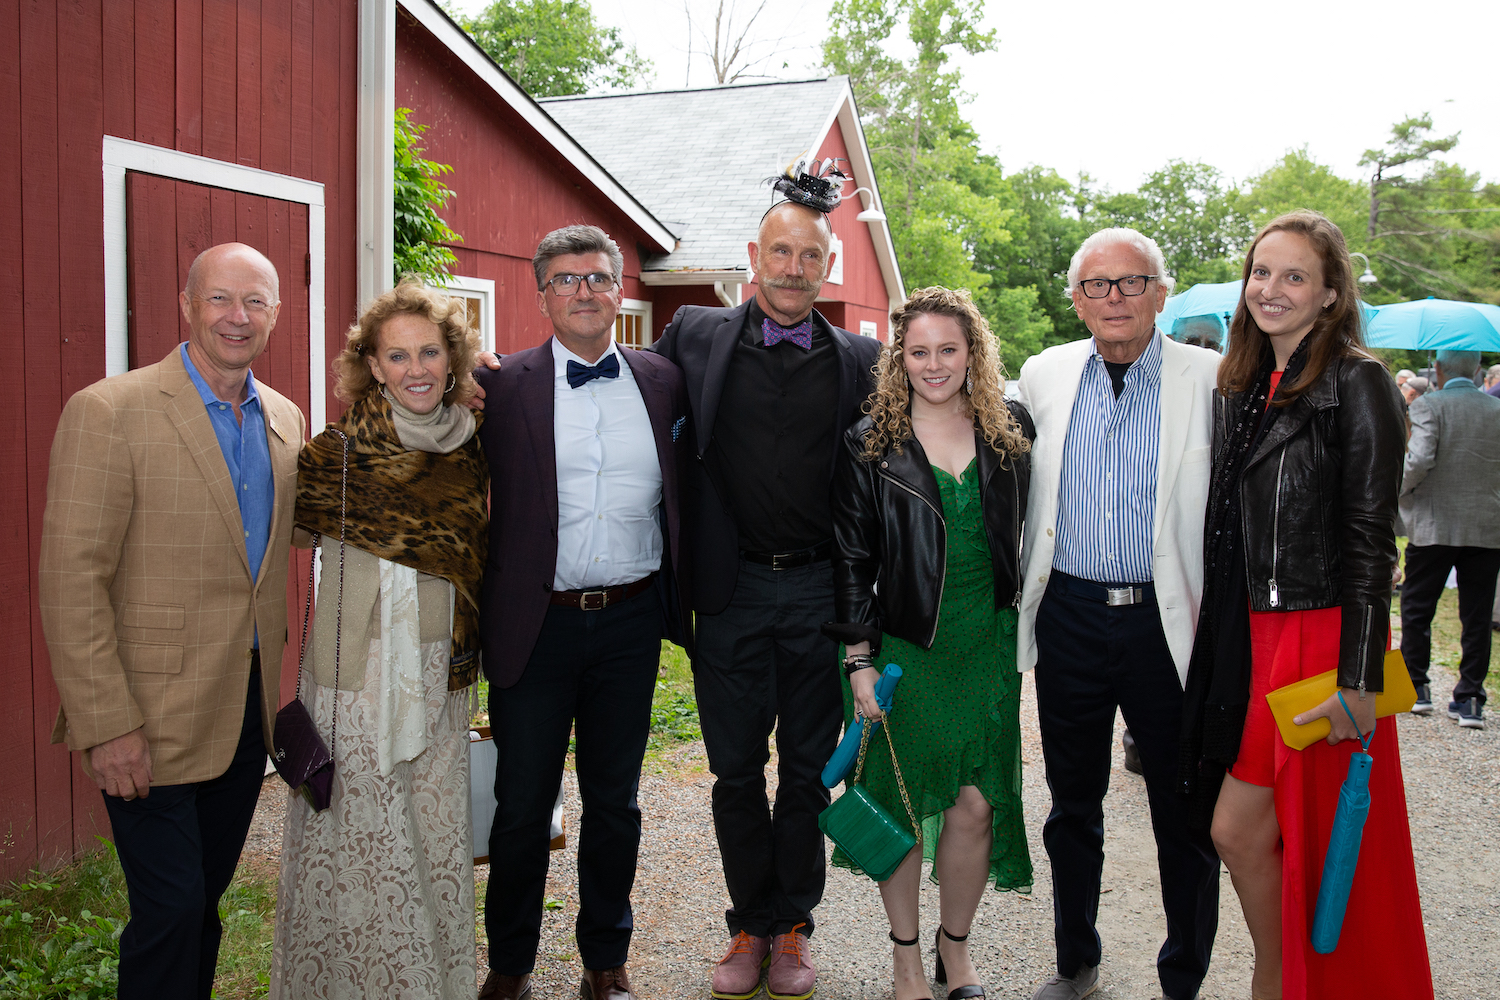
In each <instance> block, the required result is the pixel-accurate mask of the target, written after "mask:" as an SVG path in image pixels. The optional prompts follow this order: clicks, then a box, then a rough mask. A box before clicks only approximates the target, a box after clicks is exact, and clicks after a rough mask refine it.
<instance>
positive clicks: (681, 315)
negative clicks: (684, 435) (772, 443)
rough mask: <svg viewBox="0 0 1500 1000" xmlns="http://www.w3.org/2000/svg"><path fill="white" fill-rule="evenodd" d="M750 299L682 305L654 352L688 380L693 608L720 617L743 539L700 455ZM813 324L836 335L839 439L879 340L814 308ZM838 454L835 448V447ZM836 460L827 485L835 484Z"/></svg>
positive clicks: (853, 416)
mask: <svg viewBox="0 0 1500 1000" xmlns="http://www.w3.org/2000/svg"><path fill="white" fill-rule="evenodd" d="M749 312H750V303H749V302H744V303H742V304H740V305H738V306H735V307H734V308H733V309H722V308H711V307H708V306H683V307H682V308H681V309H679V310H677V315H676V316H674V317H672V322H671V323H670V324H668V326H667V329H666V331H665V332H663V333H662V335H661V339H660V340H658V341H657V342H656V343H655V344H652V345H651V348H650V349H651V350H652V351H655V352H656V353H658V354H660V355H662V356H663V357H666V358H669V359H671V360H672V361H674V362H676V364H677V365H678V366H679V367H680V368H681V369H682V373H683V375H684V376H686V378H687V393H688V400H689V401H690V402H691V404H692V408H693V421H692V423H693V427H694V429H695V434H694V441H693V461H691V462H689V463H688V467H687V468H686V469H685V470H684V473H683V477H682V480H683V482H682V507H683V512H684V515H683V516H684V520H685V522H686V524H687V535H688V539H689V548H690V550H691V551H692V554H693V574H692V577H693V579H692V583H693V586H692V590H691V601H692V604H691V607H692V609H693V610H694V611H701V612H703V613H704V614H709V615H716V614H718V613H719V612H721V611H723V610H724V608H725V607H727V606H728V604H729V600H730V598H731V597H733V596H734V584H735V580H736V579H737V578H738V576H739V569H740V536H739V529H738V528H737V527H736V526H735V523H734V518H733V517H732V516H731V515H730V513H729V509H728V508H727V507H726V506H725V505H724V502H723V500H722V499H721V498H720V497H719V494H718V490H717V489H716V488H715V487H714V485H713V482H712V481H711V480H710V478H709V476H708V475H707V472H706V469H705V466H704V463H703V455H704V453H705V452H706V451H707V450H708V443H709V442H710V441H712V440H713V436H714V418H715V416H716V415H717V413H718V409H719V397H720V395H721V394H722V393H723V391H724V378H725V376H726V375H727V374H728V372H729V363H730V361H731V359H733V357H734V345H735V341H736V340H737V339H738V338H739V335H740V331H741V330H742V329H743V328H744V326H745V316H746V314H748V313H749ZM812 321H813V323H814V324H816V325H817V326H818V327H819V328H820V329H821V330H823V332H824V333H826V334H828V335H829V336H830V337H832V338H833V343H834V346H835V348H836V349H837V351H838V358H839V384H838V393H839V402H838V431H837V433H838V436H839V438H840V439H842V437H843V434H844V431H845V430H846V429H848V427H849V425H850V424H852V423H853V422H854V421H856V420H858V419H859V418H860V416H861V410H860V407H861V406H863V404H864V401H865V400H866V399H868V398H869V396H870V393H871V392H873V391H874V388H875V376H874V374H873V373H872V372H871V369H872V368H873V367H874V365H875V359H876V358H877V357H878V356H879V354H880V341H878V340H875V339H874V338H872V337H857V336H855V335H854V334H852V333H850V332H849V331H848V330H842V329H840V328H838V327H836V326H834V325H832V324H831V323H829V322H828V321H827V320H826V319H824V318H823V317H822V316H821V315H819V314H818V312H817V310H813V313H812ZM832 454H833V455H834V456H835V457H836V456H837V455H838V448H837V447H835V448H833V449H832ZM833 468H834V463H833V462H832V461H830V462H829V464H828V482H829V483H830V485H831V484H832V482H833Z"/></svg>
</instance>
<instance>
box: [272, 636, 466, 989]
mask: <svg viewBox="0 0 1500 1000" xmlns="http://www.w3.org/2000/svg"><path fill="white" fill-rule="evenodd" d="M421 650H422V658H423V663H424V667H423V680H424V683H425V687H426V691H427V706H426V721H427V735H428V739H429V745H428V747H427V749H426V750H424V751H423V752H422V753H421V754H419V755H417V757H416V758H415V759H414V760H410V761H404V762H402V763H399V764H397V765H396V766H395V769H394V770H393V771H392V773H391V775H390V777H388V778H382V777H381V776H380V768H379V765H378V763H377V759H376V748H375V727H376V720H375V711H376V705H377V704H378V697H379V692H380V685H381V684H382V683H383V681H382V678H381V676H380V649H379V640H378V639H377V640H376V641H375V642H372V643H371V649H370V656H369V660H368V662H367V664H366V667H365V670H366V673H365V685H364V688H363V689H362V690H359V691H336V690H334V689H333V688H325V687H319V686H318V685H317V684H314V683H312V681H311V679H310V678H304V680H303V684H304V697H305V698H306V699H307V702H308V708H309V710H310V711H311V712H312V715H313V718H314V719H315V720H316V721H317V725H318V730H319V732H321V733H322V734H323V738H324V739H325V740H327V739H328V738H329V733H330V730H331V729H332V719H333V712H334V711H335V706H337V711H338V741H337V745H336V746H335V747H334V755H335V764H334V771H335V779H334V785H333V801H332V803H331V804H330V805H329V807H328V808H327V809H325V810H324V811H323V812H321V813H314V812H313V810H312V808H311V807H310V806H309V805H308V804H307V802H306V801H305V800H304V799H303V798H302V796H300V795H298V794H296V793H291V798H290V799H289V801H288V804H287V814H286V832H285V834H284V836H283V839H282V851H281V885H280V890H279V892H278V895H277V900H276V939H275V947H274V950H273V952H272V956H271V984H270V985H271V997H272V998H273V1000H304V998H306V1000H313V998H316V1000H356V998H364V997H377V996H378V997H391V998H399V1000H473V997H474V996H475V993H476V990H477V986H476V981H475V954H474V867H473V858H474V851H473V844H472V843H471V841H472V835H471V833H470V821H469V735H468V734H469V715H468V713H469V706H470V698H471V695H472V691H471V690H466V691H456V692H452V693H450V692H449V691H448V651H449V642H448V640H446V639H444V640H442V641H440V642H431V643H423V644H422V647H421Z"/></svg>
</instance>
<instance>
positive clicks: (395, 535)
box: [296, 393, 489, 691]
mask: <svg viewBox="0 0 1500 1000" xmlns="http://www.w3.org/2000/svg"><path fill="white" fill-rule="evenodd" d="M475 416H476V417H479V418H481V419H482V414H475ZM334 428H337V429H338V430H340V431H342V432H343V433H344V434H346V435H348V438H349V473H348V475H349V482H348V494H347V496H348V509H347V513H346V516H345V518H344V537H345V540H346V541H347V542H348V544H350V545H353V546H356V547H357V548H361V549H364V550H365V551H366V552H370V553H372V554H374V555H376V556H379V557H380V558H382V559H388V560H390V561H391V562H394V563H400V564H401V565H403V566H410V567H412V568H413V569H416V570H420V571H421V572H423V573H427V574H429V575H431V576H440V577H442V578H444V579H446V580H448V581H449V582H451V583H452V584H453V589H454V593H455V600H454V609H453V653H452V659H451V661H450V664H451V665H450V667H449V674H448V690H450V691H459V690H462V689H463V688H466V687H468V686H469V685H470V684H473V683H474V681H475V680H476V679H477V678H478V676H479V587H480V582H481V580H482V578H483V575H484V558H485V551H486V547H487V546H488V544H489V543H488V539H487V533H488V528H489V512H488V508H487V505H486V503H485V498H486V495H487V492H488V488H489V472H488V469H487V467H486V464H485V460H484V452H483V451H482V450H481V449H480V447H479V438H478V436H477V435H476V436H474V437H471V438H469V440H468V441H467V442H466V443H465V444H463V445H462V446H460V447H459V448H457V449H455V450H454V451H453V452H451V453H449V454H446V455H442V454H435V453H432V452H425V451H408V450H406V449H405V448H404V447H403V446H402V444H401V439H400V437H399V436H398V434H397V432H396V425H395V424H394V422H393V421H392V419H391V405H390V403H389V402H387V401H386V400H385V398H384V397H383V396H381V395H380V394H379V393H375V394H372V395H369V396H366V397H365V398H364V399H361V400H360V401H358V402H357V403H355V404H354V405H353V406H351V407H350V408H349V411H348V412H347V413H345V414H344V416H343V418H342V419H341V420H339V421H338V422H337V423H335V424H330V425H329V429H328V430H325V431H324V432H323V433H321V434H319V435H318V436H317V437H315V438H313V439H312V440H311V441H309V442H308V443H307V444H306V445H304V446H303V448H302V454H301V455H300V456H299V457H298V459H297V515H296V522H297V526H298V527H300V528H305V529H306V530H308V531H311V532H315V533H318V534H321V535H322V536H323V537H324V538H325V539H337V538H338V537H339V506H340V504H339V496H340V488H341V485H342V483H341V479H342V477H343V459H344V442H343V440H342V439H341V438H340V437H339V435H338V434H336V433H334Z"/></svg>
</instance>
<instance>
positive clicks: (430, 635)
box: [271, 282, 488, 1000]
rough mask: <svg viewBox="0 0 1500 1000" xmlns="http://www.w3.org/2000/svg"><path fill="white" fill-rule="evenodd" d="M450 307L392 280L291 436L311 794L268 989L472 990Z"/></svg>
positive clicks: (463, 446)
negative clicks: (303, 602)
mask: <svg viewBox="0 0 1500 1000" xmlns="http://www.w3.org/2000/svg"><path fill="white" fill-rule="evenodd" d="M478 347H479V344H478V337H477V336H476V335H475V333H474V332H473V330H472V328H471V327H470V325H469V322H468V319H467V315H466V312H465V307H464V304H463V302H462V301H461V300H458V299H450V298H448V296H446V295H443V294H441V293H439V292H434V291H432V290H430V289H427V288H424V287H423V286H422V285H420V284H417V283H415V282H403V283H402V284H400V285H399V286H397V287H396V288H395V289H394V290H393V291H390V292H387V293H386V294H385V295H382V296H381V297H380V298H378V299H376V300H375V302H374V303H373V304H372V305H371V306H370V308H369V309H367V310H366V311H365V313H364V315H363V316H361V317H360V320H359V323H358V324H357V325H355V326H354V327H353V328H352V329H351V330H350V331H349V341H348V344H347V345H346V346H345V348H344V350H343V352H342V353H341V354H340V356H339V358H338V360H337V361H336V362H335V369H336V371H337V375H338V382H337V385H336V388H335V392H336V393H337V395H338V396H339V398H340V399H342V400H344V401H345V402H346V403H348V404H349V409H348V412H347V413H345V414H344V416H343V418H342V419H340V420H339V421H338V422H337V423H335V424H330V425H329V427H328V429H327V430H325V431H324V432H323V433H322V434H319V435H318V436H317V437H315V438H313V439H312V441H310V442H308V444H307V445H306V446H305V447H304V448H303V450H302V455H301V459H300V461H299V464H298V477H299V478H298V484H297V516H296V523H297V527H298V528H299V529H300V531H301V532H307V533H311V534H312V535H317V536H320V537H321V541H322V550H323V553H322V559H323V564H322V581H321V583H320V584H319V586H318V595H317V596H318V612H317V615H316V616H315V618H314V622H313V626H312V629H311V638H310V640H308V641H307V644H306V648H305V651H304V655H303V659H302V669H303V670H304V671H305V672H306V674H307V676H306V677H305V678H303V683H304V685H305V687H304V691H303V698H304V701H305V702H306V703H307V705H308V709H309V711H311V713H312V715H313V718H314V719H315V720H316V723H317V726H318V729H319V732H320V733H322V735H323V738H324V740H325V741H326V742H327V743H328V745H329V748H330V750H331V751H332V753H333V756H334V786H333V796H332V801H331V803H330V805H329V807H328V809H326V810H324V811H323V812H314V811H313V810H312V808H311V806H309V805H308V803H307V802H306V801H304V800H303V798H302V797H301V796H299V795H291V796H290V797H289V799H288V806H287V819H286V830H285V834H284V842H283V848H282V855H281V886H280V892H279V894H278V898H277V906H276V943H275V948H274V951H273V953H272V964H271V996H272V997H283V998H287V1000H301V998H304V997H329V996H403V997H414V998H415V997H422V998H434V1000H442V998H462V1000H471V998H472V997H473V996H474V995H475V990H476V985H475V980H476V975H475V956H474V877H473V867H472V865H473V844H472V842H471V841H472V835H471V833H470V826H469V748H468V733H469V721H470V715H471V711H472V707H471V706H472V685H473V684H474V682H475V680H476V678H477V676H478V672H479V641H478V628H477V623H478V605H477V600H478V597H479V585H480V578H481V574H482V570H483V560H484V552H485V548H486V539H485V532H486V526H487V520H488V514H487V508H486V503H485V496H486V489H487V484H488V474H487V471H486V469H485V463H484V455H483V453H482V451H481V450H480V448H479V443H478V440H477V439H476V438H475V436H474V431H475V429H476V427H477V421H478V420H479V419H482V416H481V415H477V414H475V413H473V412H472V411H470V410H469V409H468V408H467V407H465V406H464V405H463V403H464V402H465V400H466V399H467V398H468V397H469V395H470V394H471V393H472V391H473V380H472V379H471V378H470V372H471V371H472V370H473V368H474V363H475V360H476V356H477V351H478Z"/></svg>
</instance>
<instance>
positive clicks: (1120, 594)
mask: <svg viewBox="0 0 1500 1000" xmlns="http://www.w3.org/2000/svg"><path fill="white" fill-rule="evenodd" d="M1104 593H1105V595H1106V596H1105V598H1104V603H1105V604H1108V605H1109V606H1110V607H1112V608H1118V607H1121V606H1123V605H1127V604H1139V603H1141V602H1142V601H1143V600H1145V599H1146V595H1145V592H1144V591H1143V590H1142V589H1141V588H1140V587H1107V588H1105V591H1104Z"/></svg>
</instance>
